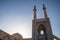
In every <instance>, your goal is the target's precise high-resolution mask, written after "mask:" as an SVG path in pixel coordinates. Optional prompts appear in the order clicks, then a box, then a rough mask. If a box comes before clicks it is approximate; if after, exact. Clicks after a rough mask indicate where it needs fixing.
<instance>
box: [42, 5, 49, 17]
mask: <svg viewBox="0 0 60 40" xmlns="http://www.w3.org/2000/svg"><path fill="white" fill-rule="evenodd" d="M43 11H44V16H45V18H47V17H48V16H47V12H46V7H45V5H44V4H43Z"/></svg>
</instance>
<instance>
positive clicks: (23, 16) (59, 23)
mask: <svg viewBox="0 0 60 40" xmlns="http://www.w3.org/2000/svg"><path fill="white" fill-rule="evenodd" d="M44 3H45V5H46V8H47V14H48V16H49V18H50V22H51V27H52V31H53V34H54V35H56V36H58V37H59V38H60V0H44ZM34 4H36V7H37V18H43V17H44V14H43V9H42V4H43V1H42V0H0V29H1V30H4V31H5V32H7V33H9V34H13V33H16V32H18V33H20V34H21V35H22V36H23V37H24V38H30V37H31V36H32V34H31V33H32V19H33V7H34Z"/></svg>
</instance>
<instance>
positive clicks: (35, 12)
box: [33, 5, 37, 19]
mask: <svg viewBox="0 0 60 40" xmlns="http://www.w3.org/2000/svg"><path fill="white" fill-rule="evenodd" d="M33 11H34V19H36V11H37V10H36V5H34V9H33Z"/></svg>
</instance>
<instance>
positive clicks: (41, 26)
mask: <svg viewBox="0 0 60 40" xmlns="http://www.w3.org/2000/svg"><path fill="white" fill-rule="evenodd" d="M38 33H40V34H46V28H45V27H44V25H42V24H41V25H39V26H38Z"/></svg>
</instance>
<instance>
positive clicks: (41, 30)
mask: <svg viewBox="0 0 60 40" xmlns="http://www.w3.org/2000/svg"><path fill="white" fill-rule="evenodd" d="M37 39H38V40H47V35H46V28H45V27H44V25H42V24H41V25H39V27H38V38H37Z"/></svg>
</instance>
